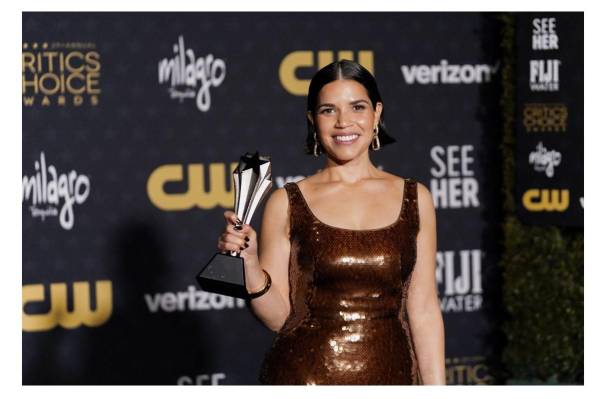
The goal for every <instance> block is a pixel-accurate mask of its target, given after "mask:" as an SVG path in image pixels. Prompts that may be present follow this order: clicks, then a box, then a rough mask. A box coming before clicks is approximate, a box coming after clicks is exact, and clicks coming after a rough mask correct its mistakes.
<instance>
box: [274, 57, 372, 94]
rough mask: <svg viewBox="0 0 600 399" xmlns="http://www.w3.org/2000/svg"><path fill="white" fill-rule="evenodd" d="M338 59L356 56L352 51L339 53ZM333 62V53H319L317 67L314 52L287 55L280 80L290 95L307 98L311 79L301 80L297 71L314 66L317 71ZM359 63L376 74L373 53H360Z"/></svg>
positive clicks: (281, 65)
mask: <svg viewBox="0 0 600 399" xmlns="http://www.w3.org/2000/svg"><path fill="white" fill-rule="evenodd" d="M337 59H338V60H342V59H347V60H354V55H353V52H352V51H348V50H345V51H338V52H337ZM332 62H333V51H318V52H317V64H316V65H315V52H314V51H293V52H291V53H289V54H288V55H286V56H285V57H284V58H283V60H282V61H281V64H279V80H280V81H281V85H282V86H283V88H284V89H286V90H287V91H288V92H289V93H290V94H293V95H295V96H305V95H306V94H307V93H308V86H309V84H310V79H299V78H298V77H297V76H296V71H297V70H298V69H300V68H310V67H314V66H316V67H317V69H321V68H323V67H324V66H325V65H328V64H331V63H332ZM358 63H359V64H361V65H362V66H364V67H365V68H366V69H368V70H369V72H371V73H372V74H374V68H373V52H372V51H367V50H361V51H359V52H358Z"/></svg>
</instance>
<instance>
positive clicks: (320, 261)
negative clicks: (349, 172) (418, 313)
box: [259, 179, 421, 385]
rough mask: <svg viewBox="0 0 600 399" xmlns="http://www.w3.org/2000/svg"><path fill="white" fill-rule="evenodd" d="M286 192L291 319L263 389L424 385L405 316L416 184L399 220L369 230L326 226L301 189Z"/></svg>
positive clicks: (269, 361) (264, 372)
mask: <svg viewBox="0 0 600 399" xmlns="http://www.w3.org/2000/svg"><path fill="white" fill-rule="evenodd" d="M285 189H286V192H287V195H288V200H289V204H290V241H291V250H290V261H289V278H290V305H291V311H290V315H289V316H288V318H287V320H286V321H285V324H284V325H283V327H282V328H281V329H280V330H279V332H278V334H277V336H276V337H275V339H274V340H273V345H272V347H271V349H270V350H269V351H268V352H267V354H266V356H265V359H264V361H263V363H262V366H261V370H260V375H259V381H260V382H261V383H262V384H269V385H279V384H285V385H297V384H303V385H304V384H308V385H313V384H342V385H350V384H361V385H371V384H394V385H401V384H411V385H413V384H421V378H420V374H419V369H418V365H417V358H416V356H415V351H414V344H413V340H412V336H411V331H410V328H409V320H408V314H407V311H406V297H407V289H408V285H409V283H410V278H411V273H412V270H413V267H414V264H415V259H416V241H415V238H416V234H417V232H418V229H419V213H418V208H417V185H416V181H415V180H412V179H406V180H405V184H404V199H403V201H402V205H401V211H400V214H399V215H398V218H397V219H396V220H395V221H394V222H393V223H392V224H390V225H388V226H386V227H382V228H378V229H369V230H353V229H345V228H339V227H334V226H330V225H328V224H325V223H323V222H321V221H320V220H319V219H317V217H316V216H315V215H314V214H313V213H312V211H311V210H310V208H309V207H308V204H307V203H306V200H305V199H304V197H303V195H302V193H301V191H300V189H299V188H298V186H297V184H296V183H287V184H286V185H285Z"/></svg>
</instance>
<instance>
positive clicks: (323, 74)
mask: <svg viewBox="0 0 600 399" xmlns="http://www.w3.org/2000/svg"><path fill="white" fill-rule="evenodd" d="M341 79H352V80H355V81H357V82H358V83H360V84H361V85H363V86H364V88H365V89H366V90H367V94H368V96H369V99H370V100H371V104H372V105H373V108H375V105H376V104H377V103H378V102H382V103H383V101H382V100H381V95H380V94H379V89H377V82H376V81H375V78H374V77H373V75H371V73H370V72H369V71H368V70H367V69H366V68H365V67H363V66H362V65H360V64H359V63H358V62H354V61H350V60H339V61H335V62H332V63H331V64H329V65H326V66H324V67H323V68H321V69H320V70H319V71H318V72H317V73H316V74H315V76H313V78H312V79H311V81H310V86H309V87H308V97H307V104H306V109H307V111H308V112H310V113H311V114H312V116H313V120H314V119H315V107H316V105H317V96H318V95H319V92H320V91H321V89H322V88H323V86H325V85H326V84H327V83H330V82H333V81H334V80H341ZM306 119H307V125H308V134H307V136H306V148H305V151H306V153H307V154H312V153H313V147H314V145H315V140H314V137H313V136H314V131H315V127H314V125H313V124H312V123H311V121H310V119H308V116H307V118H306ZM377 126H378V127H379V133H378V136H379V143H380V145H381V146H384V145H387V144H391V143H394V142H395V141H396V139H394V138H393V137H391V136H390V135H389V134H388V132H387V128H386V127H385V122H384V120H383V110H382V111H381V115H380V117H379V124H378V125H377ZM369 148H370V147H369Z"/></svg>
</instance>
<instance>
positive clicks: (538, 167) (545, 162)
mask: <svg viewBox="0 0 600 399" xmlns="http://www.w3.org/2000/svg"><path fill="white" fill-rule="evenodd" d="M561 159H562V154H561V153H560V152H558V151H556V150H549V149H547V148H546V147H544V144H543V143H542V142H541V141H540V142H539V143H538V144H537V146H536V147H535V151H531V152H530V153H529V164H531V165H533V169H534V170H535V171H536V172H545V173H546V176H547V177H554V168H555V167H556V166H558V165H560V161H561Z"/></svg>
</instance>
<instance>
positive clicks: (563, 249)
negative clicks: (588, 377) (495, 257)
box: [500, 13, 583, 384]
mask: <svg viewBox="0 0 600 399" xmlns="http://www.w3.org/2000/svg"><path fill="white" fill-rule="evenodd" d="M500 18H501V20H502V22H503V35H502V44H501V46H502V49H503V54H504V55H503V58H504V59H503V72H502V98H501V105H502V109H503V113H504V125H503V130H504V132H503V141H502V144H501V151H502V154H503V169H504V170H503V177H504V181H503V188H502V190H503V200H504V201H503V208H504V223H503V236H504V240H503V243H502V244H503V254H502V259H501V261H500V268H501V271H502V277H503V302H504V306H505V308H506V311H507V313H508V319H507V320H506V321H504V322H503V327H502V329H503V332H504V334H505V335H506V347H505V348H504V351H503V354H502V361H503V363H504V366H505V368H506V371H507V372H508V374H509V379H508V381H507V383H508V384H573V383H575V384H581V383H583V229H565V228H559V227H555V226H551V227H538V226H528V225H524V224H522V223H520V221H519V220H518V219H517V218H516V215H515V197H514V187H515V186H514V180H515V179H514V177H515V111H516V109H515V85H516V76H515V56H516V54H515V16H514V14H512V13H506V14H501V15H500Z"/></svg>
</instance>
